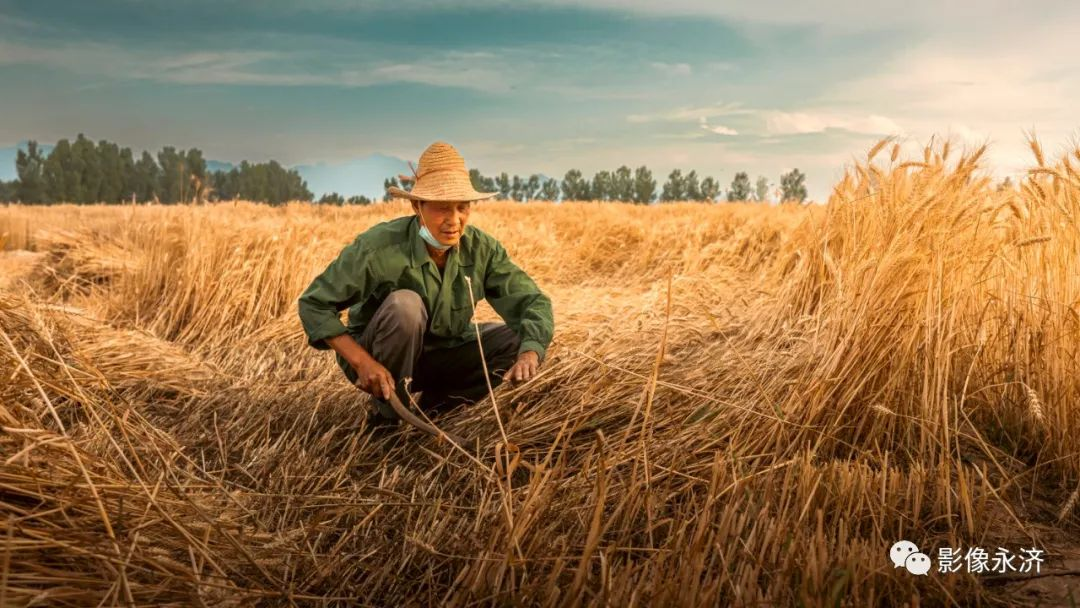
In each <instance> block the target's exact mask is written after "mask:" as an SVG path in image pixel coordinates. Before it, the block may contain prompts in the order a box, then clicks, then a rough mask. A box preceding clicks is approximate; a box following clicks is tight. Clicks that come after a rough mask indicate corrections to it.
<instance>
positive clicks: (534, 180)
mask: <svg viewBox="0 0 1080 608" xmlns="http://www.w3.org/2000/svg"><path fill="white" fill-rule="evenodd" d="M524 191H525V200H527V201H531V200H533V199H534V198H536V196H537V195H538V194H540V176H539V175H537V174H535V173H533V174H532V175H530V176H529V179H528V180H527V181H526V182H525V186H524Z"/></svg>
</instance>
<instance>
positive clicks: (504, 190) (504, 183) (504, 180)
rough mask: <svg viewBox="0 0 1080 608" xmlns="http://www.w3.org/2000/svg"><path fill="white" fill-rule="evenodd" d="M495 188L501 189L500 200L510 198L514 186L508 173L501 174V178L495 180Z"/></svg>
mask: <svg viewBox="0 0 1080 608" xmlns="http://www.w3.org/2000/svg"><path fill="white" fill-rule="evenodd" d="M495 187H496V188H498V189H499V198H500V199H502V200H506V199H508V198H510V192H511V190H512V185H511V182H510V176H509V175H507V173H506V171H503V172H502V173H500V174H499V177H497V178H495Z"/></svg>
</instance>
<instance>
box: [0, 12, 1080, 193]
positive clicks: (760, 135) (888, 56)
mask: <svg viewBox="0 0 1080 608" xmlns="http://www.w3.org/2000/svg"><path fill="white" fill-rule="evenodd" d="M1014 5H1015V6H1014ZM1077 23H1080V3H1075V2H1065V1H1059V0H1046V1H1043V2H1035V3H1029V4H1027V5H1026V6H1024V7H1021V6H1019V3H1014V2H1007V1H1005V0H986V1H983V2H959V1H954V2H942V1H941V0H936V1H931V0H908V1H907V2H905V3H904V4H903V5H897V4H896V3H881V8H878V7H875V6H873V3H867V2H864V1H863V2H857V1H849V0H826V1H823V2H816V3H808V2H780V1H776V0H757V1H756V2H752V3H749V2H740V3H734V2H715V1H702V0H667V1H665V2H662V3H660V2H651V1H645V0H619V1H616V0H586V1H584V2H574V3H571V2H563V1H543V2H542V1H530V0H518V1H514V2H507V1H499V0H464V1H458V2H442V1H438V0H426V1H413V2H410V1H408V0H397V1H386V2H384V1H368V2H359V1H347V0H308V1H307V2H303V3H298V2H285V1H282V0H264V1H261V2H259V1H254V0H214V1H203V0H197V1H188V2H183V1H180V0H169V1H164V0H95V1H93V2H87V1H51V0H33V1H23V0H0V82H3V83H4V86H3V87H0V147H4V146H10V145H14V144H15V143H16V142H18V141H22V140H25V139H37V140H39V141H44V142H53V141H55V140H56V139H59V138H61V137H73V136H74V135H75V134H76V133H78V132H85V133H86V134H87V135H89V136H91V137H93V138H95V139H101V138H104V139H110V140H113V141H117V142H119V143H121V144H123V145H129V146H132V147H134V148H137V149H141V148H150V149H157V148H160V147H161V146H162V145H176V146H183V147H187V146H197V147H199V148H201V149H202V150H203V151H204V153H205V154H206V155H207V156H208V157H210V158H215V159H220V160H225V161H239V160H241V159H245V158H246V159H249V160H264V159H269V158H275V159H278V160H280V161H282V162H284V163H287V164H311V163H317V162H331V163H333V162H342V161H346V160H348V159H352V158H356V157H361V156H366V155H368V154H373V153H382V154H388V155H393V156H398V157H401V158H406V159H415V158H417V157H418V156H419V154H420V152H421V151H422V150H423V148H424V147H426V146H427V145H428V144H429V143H431V142H432V141H435V140H437V139H442V140H446V141H449V142H451V143H453V144H454V145H455V146H457V147H458V148H459V149H460V150H461V151H462V153H463V154H464V155H465V157H466V160H467V162H468V163H469V165H470V166H475V167H477V168H479V169H481V170H482V171H485V172H487V173H492V172H497V171H503V170H505V171H509V172H511V173H513V172H520V173H529V172H539V173H544V174H547V175H552V176H561V175H562V174H563V173H565V171H566V170H567V169H570V168H579V169H582V170H583V171H585V172H586V173H587V174H591V173H592V172H594V171H597V170H600V169H613V168H615V167H616V166H618V165H620V164H628V165H631V166H637V165H640V164H647V165H649V166H650V167H651V168H652V169H653V170H654V173H657V174H659V175H666V173H667V171H669V170H670V169H671V168H674V167H679V168H683V169H684V170H688V169H697V170H698V172H699V173H702V174H708V175H715V176H717V177H718V178H719V179H720V180H721V182H722V183H725V184H727V183H729V182H730V181H731V178H732V177H733V175H734V173H735V172H736V171H748V172H750V173H751V176H752V177H753V176H756V175H758V174H763V175H766V176H768V177H769V178H770V179H772V180H773V181H778V179H777V178H778V176H779V174H780V173H781V172H782V171H786V170H788V169H790V168H792V167H799V168H800V169H802V170H803V171H804V172H806V173H807V174H808V176H809V178H808V181H809V185H810V188H811V194H812V195H813V196H814V197H815V198H819V199H820V198H823V197H824V196H825V195H826V194H827V192H828V188H829V186H830V184H831V183H832V182H833V181H834V180H835V179H836V178H837V177H838V176H839V175H840V174H841V173H842V170H843V167H844V165H845V164H848V163H850V162H851V161H852V159H853V158H855V157H857V156H860V155H862V154H864V153H865V151H866V150H867V149H868V148H869V146H870V145H872V143H873V142H875V141H877V140H878V139H879V138H880V137H882V136H885V135H896V136H898V137H899V138H900V140H901V141H902V142H904V143H905V145H906V146H908V148H909V149H914V148H916V147H918V146H920V145H921V144H922V143H924V142H925V141H927V139H928V138H929V137H930V136H931V135H932V134H935V133H936V134H939V135H950V136H952V137H953V138H954V139H956V140H958V141H959V143H964V144H977V143H983V142H986V141H989V142H990V143H991V146H992V147H991V156H990V158H991V160H992V161H993V163H994V164H995V167H996V168H997V171H998V173H999V174H1009V173H1014V172H1016V171H1019V170H1020V169H1021V168H1022V167H1023V166H1025V164H1026V163H1027V162H1028V159H1029V154H1027V153H1026V152H1025V145H1024V139H1023V137H1024V131H1025V130H1031V129H1034V130H1035V132H1036V133H1037V134H1038V135H1039V136H1040V138H1041V139H1042V140H1043V141H1044V143H1045V144H1046V145H1047V148H1048V150H1050V151H1052V152H1058V151H1061V150H1063V149H1064V148H1065V146H1067V145H1068V144H1070V142H1073V141H1075V139H1076V136H1077V134H1078V130H1077V127H1080V124H1078V123H1080V121H1078V120H1077V118H1076V115H1075V111H1074V109H1075V108H1076V107H1078V106H1080V103H1078V102H1080V78H1077V77H1076V75H1077V74H1080V36H1077V34H1078V33H1080V32H1077V27H1078V26H1077Z"/></svg>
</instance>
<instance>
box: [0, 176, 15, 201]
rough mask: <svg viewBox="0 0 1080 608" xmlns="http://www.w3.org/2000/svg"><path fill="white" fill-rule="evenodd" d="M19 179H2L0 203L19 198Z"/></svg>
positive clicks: (0, 183) (0, 182)
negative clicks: (6, 180)
mask: <svg viewBox="0 0 1080 608" xmlns="http://www.w3.org/2000/svg"><path fill="white" fill-rule="evenodd" d="M18 191H19V180H17V179H13V180H11V181H10V182H5V181H4V180H0V203H11V202H15V201H17V200H18V198H19V197H18Z"/></svg>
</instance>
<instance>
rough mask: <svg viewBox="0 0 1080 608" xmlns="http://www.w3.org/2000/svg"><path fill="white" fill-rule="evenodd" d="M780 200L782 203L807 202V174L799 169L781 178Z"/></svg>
mask: <svg viewBox="0 0 1080 608" xmlns="http://www.w3.org/2000/svg"><path fill="white" fill-rule="evenodd" d="M780 192H781V196H780V200H781V202H785V203H786V202H788V201H795V202H798V203H802V202H804V201H806V174H805V173H803V172H801V171H799V170H798V169H792V170H791V171H789V172H788V173H785V174H783V175H781V176H780Z"/></svg>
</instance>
